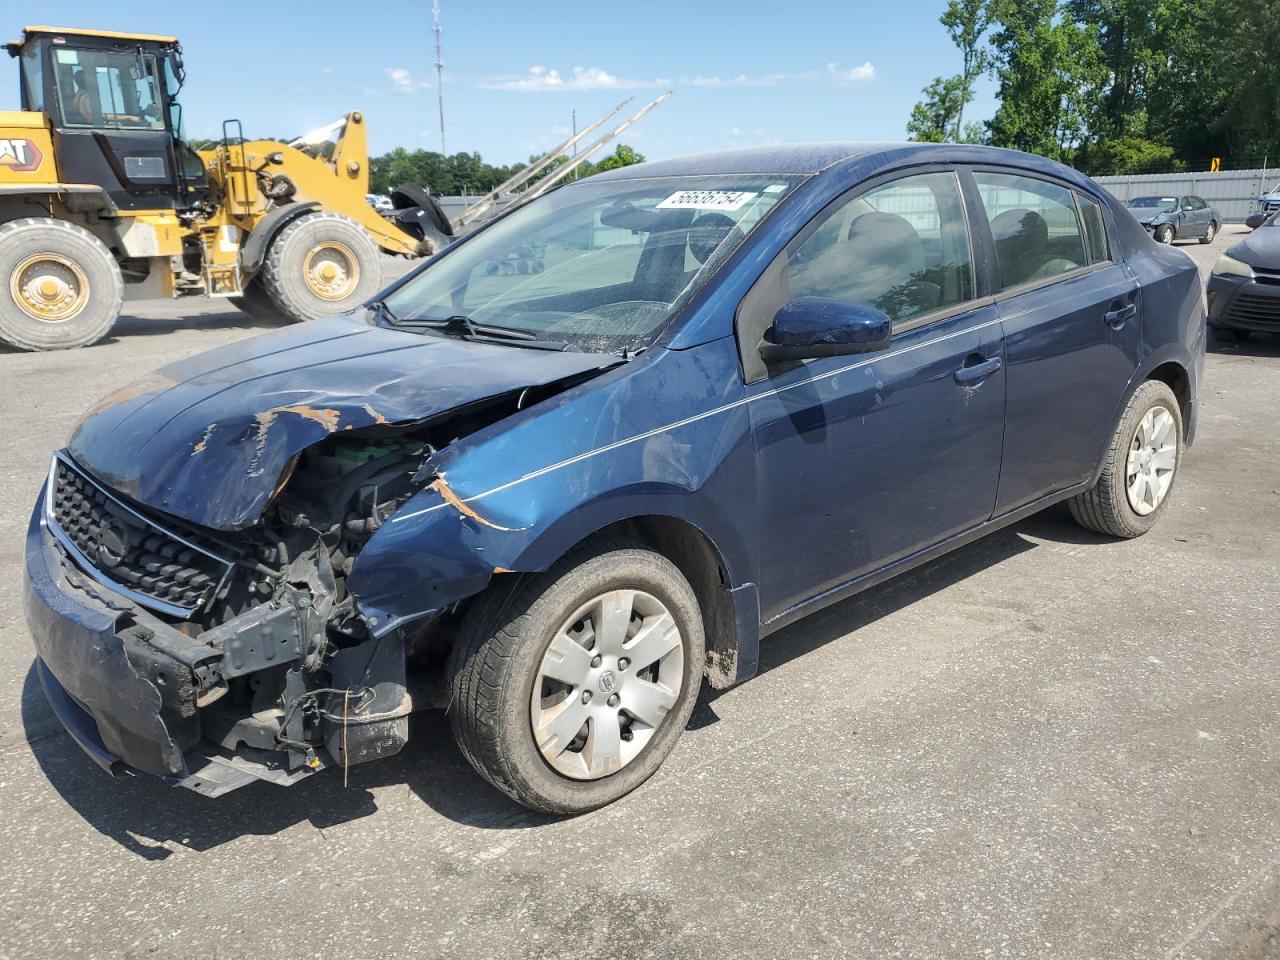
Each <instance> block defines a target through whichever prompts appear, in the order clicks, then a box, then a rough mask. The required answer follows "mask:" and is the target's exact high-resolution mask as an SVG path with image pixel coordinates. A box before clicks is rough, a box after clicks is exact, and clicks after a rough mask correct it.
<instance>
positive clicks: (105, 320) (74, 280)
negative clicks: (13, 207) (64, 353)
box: [0, 217, 124, 350]
mask: <svg viewBox="0 0 1280 960" xmlns="http://www.w3.org/2000/svg"><path fill="white" fill-rule="evenodd" d="M41 254H48V255H49V257H50V259H49V260H48V261H45V264H46V266H47V269H48V271H49V276H50V277H51V278H53V279H54V282H56V283H59V284H61V285H62V286H61V289H62V290H63V291H65V293H64V294H63V295H64V296H66V297H69V298H71V302H70V303H68V304H67V305H66V307H65V308H64V307H61V306H59V305H58V304H57V303H51V304H41V305H40V306H33V307H23V306H20V305H19V301H18V299H17V297H15V293H14V287H15V284H17V285H19V287H20V288H25V287H26V285H27V284H28V283H30V282H31V279H32V273H31V271H32V270H38V269H40V268H41V263H40V262H39V261H32V259H31V258H33V257H38V256H39V255H41ZM68 264H70V265H71V266H68ZM24 277H25V278H27V279H26V280H25V281H24V279H23V278H24ZM123 304H124V280H123V278H122V277H121V276H120V267H119V265H118V264H117V263H116V261H115V259H114V258H113V257H112V256H111V251H110V250H108V249H107V247H106V245H105V244H104V243H103V242H102V241H101V240H99V239H98V238H97V237H95V236H94V235H93V234H91V233H90V232H89V231H88V230H85V229H84V228H83V227H80V226H77V225H76V224H74V223H69V222H67V221H66V220H55V219H52V218H48V217H30V218H26V219H23V220H13V221H11V222H9V223H6V224H4V225H3V226H0V340H3V341H4V342H5V343H9V344H11V345H13V346H15V347H19V348H21V349H23V350H68V349H71V348H72V347H86V346H88V345H89V344H91V343H96V342H97V341H98V340H101V339H102V338H103V337H104V336H106V334H107V332H108V331H109V330H110V329H111V327H112V325H113V324H114V323H115V322H116V318H117V317H118V316H120V308H121V307H122V306H123ZM39 309H47V310H48V311H49V312H50V317H51V319H41V318H39V317H38V316H37V315H36V313H35V312H33V311H37V310H39ZM63 309H67V310H72V311H74V312H71V313H69V314H68V315H66V316H65V317H61V318H59V319H52V317H53V316H54V315H55V314H57V312H58V311H60V310H63Z"/></svg>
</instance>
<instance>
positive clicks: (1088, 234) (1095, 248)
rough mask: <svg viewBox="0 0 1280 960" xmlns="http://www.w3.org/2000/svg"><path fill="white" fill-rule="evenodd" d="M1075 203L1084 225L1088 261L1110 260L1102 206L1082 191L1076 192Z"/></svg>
mask: <svg viewBox="0 0 1280 960" xmlns="http://www.w3.org/2000/svg"><path fill="white" fill-rule="evenodd" d="M1076 203H1077V204H1078V205H1079V207H1080V222H1081V223H1082V224H1083V226H1084V246H1085V254H1086V255H1087V257H1088V261H1089V263H1104V262H1105V261H1107V260H1110V259H1111V252H1110V246H1109V245H1108V243H1107V228H1106V222H1105V221H1104V220H1103V218H1102V207H1100V206H1099V205H1098V203H1097V202H1096V201H1094V200H1092V199H1090V198H1089V197H1086V196H1085V195H1084V194H1082V193H1077V194H1076Z"/></svg>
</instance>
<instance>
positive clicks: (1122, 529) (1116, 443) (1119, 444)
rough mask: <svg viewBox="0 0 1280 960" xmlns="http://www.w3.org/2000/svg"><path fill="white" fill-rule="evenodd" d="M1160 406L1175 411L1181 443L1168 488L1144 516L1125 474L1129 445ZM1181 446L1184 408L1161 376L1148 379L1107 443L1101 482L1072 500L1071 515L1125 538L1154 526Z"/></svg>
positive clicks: (1090, 526) (1095, 528) (1092, 527)
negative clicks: (1132, 497) (1148, 415)
mask: <svg viewBox="0 0 1280 960" xmlns="http://www.w3.org/2000/svg"><path fill="white" fill-rule="evenodd" d="M1157 406H1160V407H1164V408H1165V409H1166V410H1167V411H1168V412H1169V413H1170V414H1171V415H1172V417H1173V422H1174V427H1175V429H1176V431H1177V444H1178V446H1177V452H1176V457H1175V460H1174V467H1173V478H1172V479H1171V480H1170V485H1169V489H1168V491H1167V492H1166V494H1165V497H1164V499H1163V500H1162V501H1161V502H1160V503H1159V505H1158V506H1156V508H1155V510H1154V511H1152V512H1151V513H1149V514H1146V515H1145V516H1143V515H1141V514H1139V513H1138V512H1137V511H1136V510H1134V509H1133V506H1132V505H1131V504H1130V503H1129V495H1128V491H1127V489H1126V480H1127V477H1126V476H1125V474H1126V470H1127V463H1128V457H1129V447H1130V444H1132V443H1133V440H1134V435H1135V434H1136V433H1137V430H1138V424H1139V423H1140V422H1141V420H1142V418H1143V417H1144V416H1146V413H1147V411H1148V410H1150V409H1152V408H1153V407H1157ZM1182 447H1183V426H1182V410H1181V408H1179V406H1178V399H1177V397H1175V396H1174V395H1173V391H1172V390H1170V389H1169V387H1168V386H1167V385H1166V384H1164V383H1161V382H1160V381H1159V380H1148V381H1147V382H1146V383H1144V384H1142V385H1141V386H1139V387H1138V389H1137V390H1135V391H1134V392H1133V396H1132V397H1130V398H1129V402H1128V404H1126V405H1125V408H1124V413H1123V414H1122V415H1121V417H1120V422H1119V423H1118V424H1117V425H1116V430H1115V434H1114V435H1113V436H1112V438H1111V443H1110V444H1109V445H1108V446H1107V454H1106V458H1105V460H1104V461H1103V465H1102V474H1101V475H1100V476H1099V477H1098V482H1097V483H1095V484H1094V485H1093V487H1092V488H1090V489H1089V490H1087V491H1085V492H1084V493H1082V494H1080V495H1078V496H1076V497H1073V498H1072V499H1071V500H1070V501H1069V505H1070V507H1071V516H1072V517H1074V518H1075V521H1076V523H1078V524H1080V526H1082V527H1084V528H1085V529H1087V530H1093V531H1095V532H1096V533H1102V534H1107V535H1108V536H1112V537H1123V538H1125V539H1131V538H1133V537H1140V536H1142V535H1143V534H1144V533H1146V532H1147V531H1148V530H1150V529H1151V528H1152V527H1153V526H1155V524H1156V521H1157V520H1159V519H1160V515H1161V514H1162V513H1163V512H1164V509H1165V507H1166V506H1167V505H1168V503H1169V496H1170V495H1171V494H1172V493H1173V487H1174V486H1175V485H1176V484H1177V482H1178V469H1179V467H1180V466H1181V464H1182Z"/></svg>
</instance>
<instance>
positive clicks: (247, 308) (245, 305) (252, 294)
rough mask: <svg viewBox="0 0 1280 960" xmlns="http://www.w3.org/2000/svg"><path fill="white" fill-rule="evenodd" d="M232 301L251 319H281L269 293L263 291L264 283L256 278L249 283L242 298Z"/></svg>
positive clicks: (233, 298) (235, 298)
mask: <svg viewBox="0 0 1280 960" xmlns="http://www.w3.org/2000/svg"><path fill="white" fill-rule="evenodd" d="M230 300H231V303H232V305H234V306H235V307H236V308H237V309H239V310H243V311H244V312H245V313H247V314H249V316H251V317H257V318H258V319H260V320H279V319H280V311H279V309H277V307H276V305H275V303H273V302H272V300H271V296H270V295H269V294H268V293H267V291H266V290H264V289H262V283H261V281H259V280H258V279H257V278H256V277H255V278H254V279H253V280H250V281H249V285H248V286H246V287H245V288H244V294H243V295H242V296H239V297H231V298H230Z"/></svg>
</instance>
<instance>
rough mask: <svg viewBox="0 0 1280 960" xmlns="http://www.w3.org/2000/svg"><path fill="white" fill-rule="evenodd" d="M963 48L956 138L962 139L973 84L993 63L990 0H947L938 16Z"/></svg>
mask: <svg viewBox="0 0 1280 960" xmlns="http://www.w3.org/2000/svg"><path fill="white" fill-rule="evenodd" d="M939 20H940V21H941V23H942V25H943V26H944V27H945V28H946V30H947V35H948V36H950V37H951V42H952V43H954V44H955V45H956V46H957V47H958V48H959V50H960V81H961V98H960V103H959V106H958V108H957V110H956V123H955V139H957V140H959V139H960V131H961V129H962V122H963V120H964V108H965V107H966V106H968V104H969V103H970V102H971V101H972V100H973V84H974V82H975V81H976V80H977V79H978V77H980V76H982V74H983V73H985V72H986V70H987V67H988V66H990V64H991V54H990V52H989V51H988V50H987V46H986V33H987V28H988V27H990V26H991V0H948V3H947V9H946V10H945V11H943V14H942V16H941V17H940V18H939Z"/></svg>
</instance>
